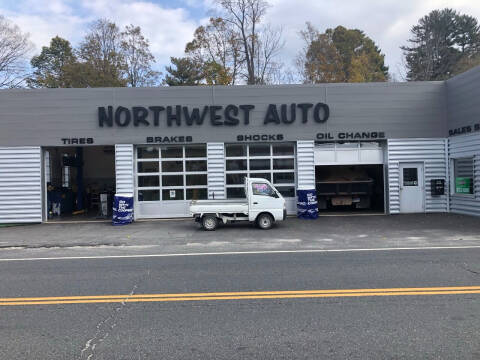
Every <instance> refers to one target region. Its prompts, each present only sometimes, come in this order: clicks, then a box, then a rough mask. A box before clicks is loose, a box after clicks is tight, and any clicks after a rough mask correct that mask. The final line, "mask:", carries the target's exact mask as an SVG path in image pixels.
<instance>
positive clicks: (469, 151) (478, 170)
mask: <svg viewBox="0 0 480 360" xmlns="http://www.w3.org/2000/svg"><path fill="white" fill-rule="evenodd" d="M448 149H449V156H450V161H452V160H453V159H455V158H463V157H473V158H474V164H473V170H474V180H473V181H474V191H473V193H474V195H473V196H469V195H457V194H454V193H452V194H451V195H450V211H451V212H454V213H459V214H467V215H476V216H480V134H472V135H466V136H458V137H451V138H449V139H448ZM453 171H454V169H453V167H452V168H451V169H450V176H451V178H452V179H453V180H452V181H454V174H453Z"/></svg>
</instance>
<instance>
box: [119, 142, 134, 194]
mask: <svg viewBox="0 0 480 360" xmlns="http://www.w3.org/2000/svg"><path fill="white" fill-rule="evenodd" d="M133 163H134V155H133V145H132V144H117V145H115V179H116V190H115V191H116V193H117V194H133V193H134V184H135V181H134V169H133Z"/></svg>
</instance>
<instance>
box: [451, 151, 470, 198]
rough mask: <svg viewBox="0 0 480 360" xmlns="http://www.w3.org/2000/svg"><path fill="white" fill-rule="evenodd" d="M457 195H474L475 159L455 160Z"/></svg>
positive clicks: (455, 187)
mask: <svg viewBox="0 0 480 360" xmlns="http://www.w3.org/2000/svg"><path fill="white" fill-rule="evenodd" d="M453 170H454V189H455V194H473V174H474V167H473V157H468V158H459V159H454V160H453Z"/></svg>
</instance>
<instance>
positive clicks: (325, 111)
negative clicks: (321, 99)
mask: <svg viewBox="0 0 480 360" xmlns="http://www.w3.org/2000/svg"><path fill="white" fill-rule="evenodd" d="M329 116H330V108H329V107H328V105H327V104H324V103H318V104H317V105H315V107H314V108H313V120H315V122H317V123H324V122H325V121H327V120H328V117H329Z"/></svg>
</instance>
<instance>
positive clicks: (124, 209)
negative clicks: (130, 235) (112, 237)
mask: <svg viewBox="0 0 480 360" xmlns="http://www.w3.org/2000/svg"><path fill="white" fill-rule="evenodd" d="M132 221H133V195H131V194H115V197H114V198H113V219H112V223H113V225H126V224H130V223H131V222H132Z"/></svg>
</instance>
